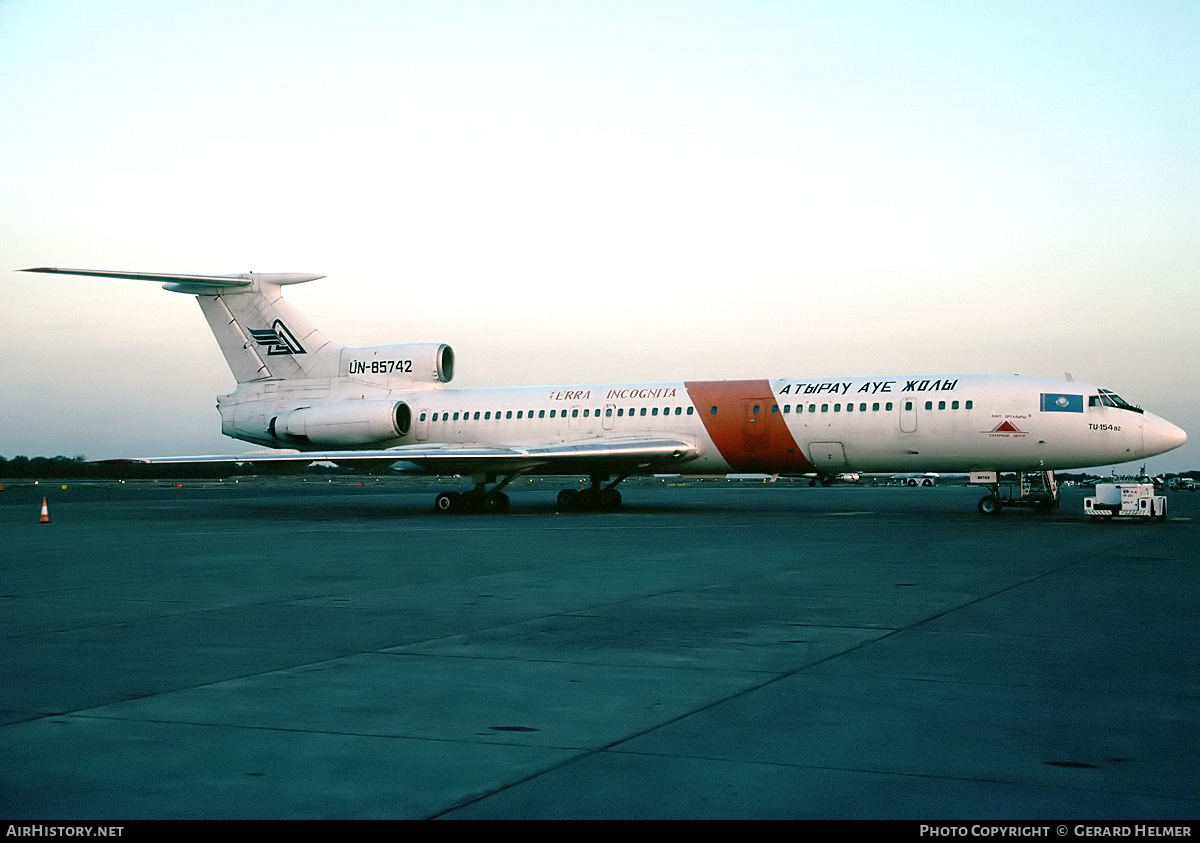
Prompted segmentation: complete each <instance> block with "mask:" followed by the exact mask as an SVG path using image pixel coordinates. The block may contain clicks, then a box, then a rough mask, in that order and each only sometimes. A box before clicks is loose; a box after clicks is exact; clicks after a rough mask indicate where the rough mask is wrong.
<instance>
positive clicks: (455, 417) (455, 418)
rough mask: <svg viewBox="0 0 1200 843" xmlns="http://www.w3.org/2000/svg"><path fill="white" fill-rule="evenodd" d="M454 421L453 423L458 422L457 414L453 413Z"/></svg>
mask: <svg viewBox="0 0 1200 843" xmlns="http://www.w3.org/2000/svg"><path fill="white" fill-rule="evenodd" d="M454 420H455V421H458V413H455V414H454Z"/></svg>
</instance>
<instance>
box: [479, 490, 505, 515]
mask: <svg viewBox="0 0 1200 843" xmlns="http://www.w3.org/2000/svg"><path fill="white" fill-rule="evenodd" d="M508 507H509V500H508V495H506V494H504V493H503V492H488V493H487V494H486V495H484V496H483V507H482V509H483V511H484V512H508Z"/></svg>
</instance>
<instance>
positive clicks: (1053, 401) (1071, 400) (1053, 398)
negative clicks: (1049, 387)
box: [1042, 392, 1083, 413]
mask: <svg viewBox="0 0 1200 843" xmlns="http://www.w3.org/2000/svg"><path fill="white" fill-rule="evenodd" d="M1042 412H1043V413H1082V412H1083V396H1082V395H1062V394H1060V393H1058V392H1043V393H1042Z"/></svg>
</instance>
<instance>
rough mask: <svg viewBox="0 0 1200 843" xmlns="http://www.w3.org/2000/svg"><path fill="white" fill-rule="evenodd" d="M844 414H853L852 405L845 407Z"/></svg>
mask: <svg viewBox="0 0 1200 843" xmlns="http://www.w3.org/2000/svg"><path fill="white" fill-rule="evenodd" d="M846 412H847V413H853V412H854V405H853V404H847V405H846Z"/></svg>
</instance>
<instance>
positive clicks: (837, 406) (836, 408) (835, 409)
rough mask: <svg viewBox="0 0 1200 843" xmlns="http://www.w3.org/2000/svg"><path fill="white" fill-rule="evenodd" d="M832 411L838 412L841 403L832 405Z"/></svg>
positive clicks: (840, 408) (840, 409)
mask: <svg viewBox="0 0 1200 843" xmlns="http://www.w3.org/2000/svg"><path fill="white" fill-rule="evenodd" d="M833 411H834V412H835V413H840V412H841V411H842V405H841V404H834V405H833Z"/></svg>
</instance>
